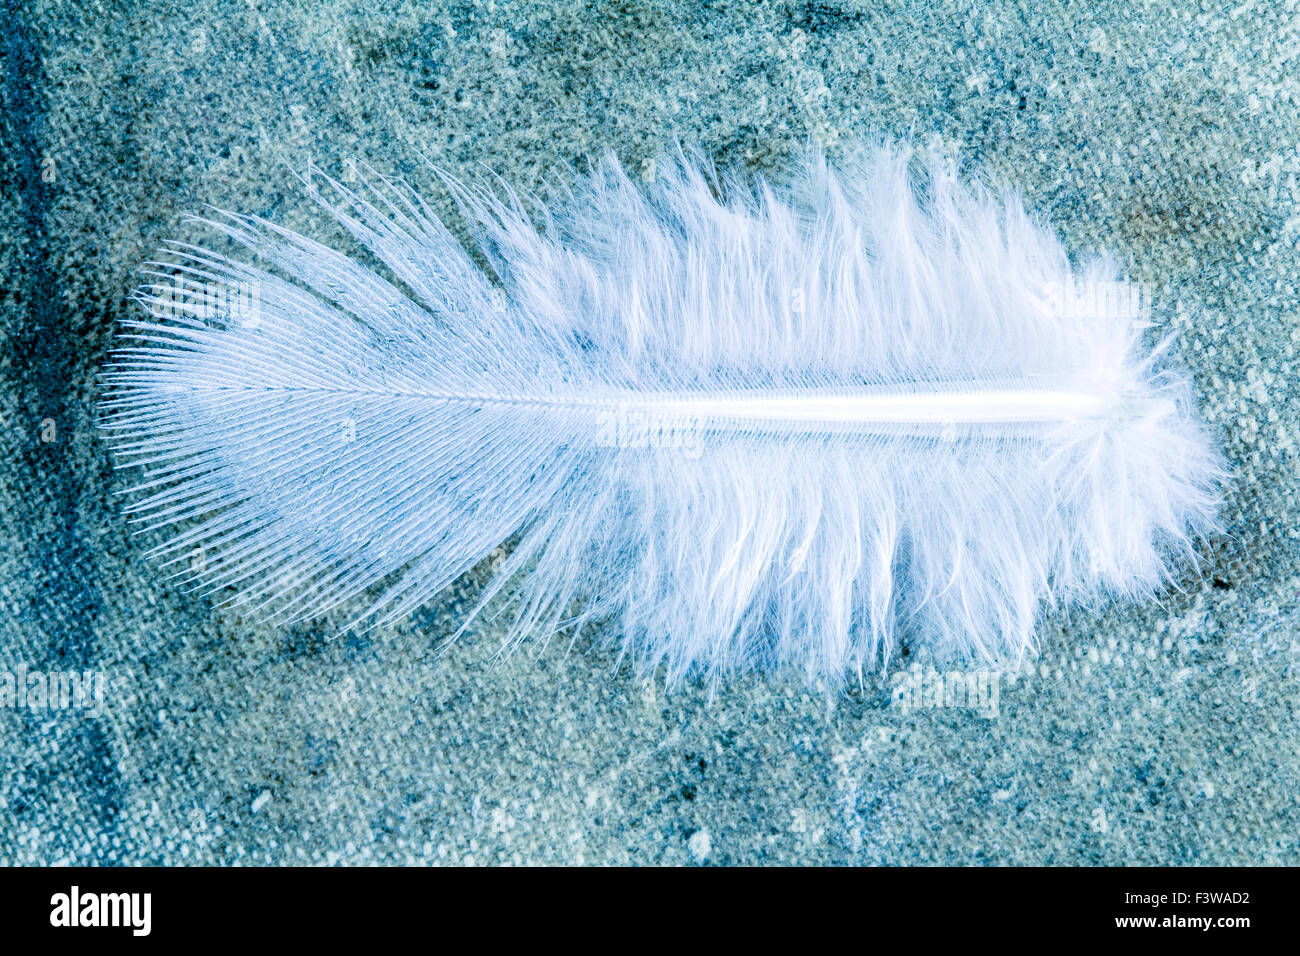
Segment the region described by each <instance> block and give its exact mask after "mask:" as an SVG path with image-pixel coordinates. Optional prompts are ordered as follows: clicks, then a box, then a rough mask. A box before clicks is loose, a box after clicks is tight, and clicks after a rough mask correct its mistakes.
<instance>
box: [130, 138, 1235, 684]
mask: <svg viewBox="0 0 1300 956" xmlns="http://www.w3.org/2000/svg"><path fill="white" fill-rule="evenodd" d="M909 161H910V157H909V154H908V152H907V151H906V150H905V149H902V148H896V147H891V146H876V147H871V148H863V149H862V150H860V151H859V152H858V153H857V154H855V155H854V156H853V157H852V158H851V159H849V160H846V161H844V162H843V163H841V164H840V165H839V166H837V167H836V166H832V165H830V164H829V163H828V162H827V161H826V160H825V159H823V158H822V157H821V156H820V155H819V154H816V153H810V154H809V155H808V156H807V157H806V159H805V160H804V161H803V162H801V163H800V164H799V165H798V167H797V168H796V169H794V170H793V172H792V174H791V177H790V181H789V183H788V185H785V186H783V187H781V188H777V187H773V186H770V185H768V184H766V183H764V182H762V181H743V180H741V179H739V178H727V179H723V178H720V177H719V176H718V175H717V174H716V173H715V172H713V170H712V168H711V167H710V166H709V165H708V164H707V163H706V162H704V161H703V160H702V159H700V158H699V157H698V156H695V155H693V154H683V153H681V152H680V151H679V152H678V153H677V154H675V155H674V156H671V157H667V158H664V159H661V160H660V161H659V162H658V163H657V165H656V167H655V168H656V169H657V170H658V172H657V175H656V177H655V179H654V181H653V182H652V183H649V184H638V183H635V182H633V181H632V179H631V178H629V177H628V175H626V173H625V172H624V171H623V170H622V169H621V168H620V167H619V165H618V163H617V162H616V161H615V160H614V159H612V158H608V159H606V160H605V161H604V162H602V163H601V164H599V165H598V167H597V168H596V169H595V170H594V171H593V172H592V173H591V174H590V175H589V176H587V177H585V178H577V179H576V180H571V182H570V185H568V186H566V187H563V188H562V189H559V190H556V191H555V193H554V194H553V195H551V196H549V197H548V201H547V202H546V203H545V204H543V205H541V206H540V207H539V208H538V209H537V210H534V211H533V212H532V213H531V214H530V213H528V212H526V211H525V209H524V207H523V203H522V202H521V201H520V200H519V199H518V198H517V197H516V196H515V195H514V194H513V193H512V192H511V191H509V190H503V192H502V194H500V195H498V194H495V193H492V192H490V191H488V190H486V189H482V188H471V187H466V186H464V185H461V184H459V183H456V182H453V181H451V180H445V181H446V182H447V183H448V185H449V186H450V187H451V188H452V189H453V191H454V192H455V194H456V195H457V198H458V200H459V202H460V205H461V208H462V210H463V211H464V212H465V214H466V215H467V217H468V219H469V220H470V221H471V223H472V224H473V225H474V226H475V227H476V229H477V231H478V234H479V236H480V237H481V249H482V253H483V256H484V257H485V258H486V261H487V263H488V264H489V266H490V273H491V277H489V273H485V271H484V270H483V269H481V268H480V267H479V266H478V265H476V264H475V262H474V260H473V259H472V258H471V256H470V255H469V254H468V253H467V252H466V251H465V250H464V249H463V248H462V247H461V245H460V244H459V243H458V242H457V241H456V240H455V239H454V237H453V236H452V235H451V233H450V232H449V231H448V230H447V228H446V227H445V226H444V225H443V224H442V223H441V222H440V221H439V220H438V218H437V217H436V216H435V215H434V214H433V213H432V211H431V210H430V209H429V208H428V207H427V206H426V205H425V204H424V203H423V202H422V201H421V200H420V199H419V198H418V197H416V196H415V195H414V194H412V193H411V192H410V191H409V190H407V189H406V188H405V187H403V186H401V185H398V184H394V183H391V182H382V183H379V184H377V185H375V186H373V187H369V188H367V189H366V190H363V191H362V192H354V191H352V190H349V189H348V188H346V187H344V186H343V185H341V184H339V183H337V182H335V181H333V180H329V179H328V178H326V177H322V178H324V179H325V180H326V181H327V182H328V183H329V185H330V187H331V189H332V190H333V192H334V195H335V197H336V198H335V199H334V200H327V199H325V198H324V197H323V196H320V195H319V194H316V193H315V191H314V190H313V193H314V194H316V195H317V198H319V199H320V200H321V202H322V203H324V204H326V205H327V206H328V207H329V208H331V210H332V211H333V212H334V214H335V215H337V217H338V219H339V221H340V222H341V223H342V224H343V225H344V226H345V227H346V228H347V229H348V230H349V231H350V232H351V234H352V235H353V236H355V237H356V239H357V240H359V241H360V242H361V243H362V244H364V245H365V246H366V247H368V248H369V250H370V251H371V252H372V253H373V254H374V255H375V256H376V257H377V258H378V259H379V260H380V261H382V263H383V264H384V265H385V266H386V267H387V269H388V270H389V272H390V273H391V278H392V279H393V280H395V281H390V279H386V278H384V277H382V276H381V274H380V273H379V272H377V271H375V270H374V269H372V268H370V267H367V266H365V265H362V264H360V263H358V262H357V261H354V260H353V259H350V258H348V257H346V256H344V255H341V254H340V253H338V252H335V251H333V250H331V249H328V248H326V247H324V246H322V245H319V244H318V243H315V242H313V241H312V240H310V239H307V238H304V237H303V236H300V235H296V234H294V233H292V232H288V231H286V230H284V229H282V228H280V227H278V226H275V225H273V224H271V223H270V222H267V221H265V220H263V219H259V218H256V217H252V216H241V215H234V214H228V213H227V214H222V215H221V216H220V217H219V219H218V221H216V222H213V223H211V225H213V226H215V227H216V228H217V229H219V230H220V231H221V232H223V233H224V234H225V235H226V236H228V237H230V238H232V239H234V240H236V241H237V242H239V243H241V244H243V245H244V246H246V247H247V248H248V249H249V250H250V251H252V252H253V253H255V254H256V255H257V256H259V257H260V258H261V259H262V260H263V261H264V262H265V263H266V264H267V265H268V266H269V267H270V268H269V269H262V268H255V267H253V266H250V265H245V264H242V263H239V262H235V261H231V260H228V259H226V258H224V257H222V256H219V255H217V254H214V253H211V252H207V251H205V250H203V249H200V248H197V247H192V246H177V247H175V251H176V264H175V265H174V270H176V272H177V274H181V275H184V276H186V277H187V278H188V279H189V281H190V282H192V283H195V284H198V285H199V286H200V287H202V288H204V289H205V290H206V291H207V293H208V295H207V298H206V299H205V300H204V301H203V302H202V303H200V306H195V304H194V301H193V297H191V298H190V300H189V301H186V300H185V298H184V297H183V296H182V297H181V301H182V307H181V308H180V309H178V308H177V301H178V299H177V296H176V295H175V293H174V291H170V287H169V286H168V284H167V282H166V281H160V282H159V283H156V284H154V285H151V286H149V287H147V288H146V289H144V290H142V292H141V295H140V297H141V299H142V300H143V302H144V303H145V304H146V306H147V307H148V309H149V311H150V312H151V313H152V314H151V315H150V317H148V318H147V319H144V320H140V321H132V322H129V323H128V326H129V328H128V329H127V330H126V332H125V334H126V335H127V337H128V338H131V339H133V340H134V341H132V342H131V343H128V347H126V348H124V349H122V350H121V352H120V353H118V355H117V357H116V359H115V364H114V365H113V366H112V367H111V368H110V369H109V371H108V378H109V381H110V382H111V392H110V394H109V395H108V397H107V399H106V407H107V411H108V418H107V421H106V424H107V426H108V427H109V428H111V429H112V430H113V431H114V432H115V435H116V442H117V447H118V450H119V451H120V452H121V453H122V454H123V456H124V462H125V463H127V464H135V465H141V466H143V468H144V480H143V482H142V484H141V486H140V488H141V489H142V490H143V497H141V498H140V500H138V502H137V503H136V504H135V505H134V506H133V508H132V510H133V511H134V512H135V513H136V515H137V517H138V518H139V519H140V520H141V521H143V522H144V523H146V524H147V525H148V526H149V527H153V526H157V525H162V524H172V523H176V524H180V525H181V527H182V530H180V531H179V532H178V533H177V534H176V536H175V537H174V539H172V540H171V541H170V542H169V543H168V544H166V545H164V546H163V547H161V548H160V549H158V550H159V552H160V553H161V554H162V555H164V556H165V557H166V558H167V559H168V561H169V562H170V563H172V564H177V565H180V566H181V573H183V574H184V575H186V576H188V577H189V578H191V579H192V581H193V583H194V584H195V585H197V586H199V587H201V588H204V589H207V590H209V591H214V592H215V591H222V590H226V591H228V593H229V594H231V595H233V600H235V601H236V602H239V603H243V604H249V605H256V606H266V607H267V608H268V609H270V610H272V611H273V612H274V613H275V614H276V615H278V616H279V617H280V618H281V619H286V620H287V619H297V618H303V617H309V616H315V615H319V614H321V613H322V612H324V611H326V610H328V609H331V608H334V607H336V606H339V605H342V604H343V603H344V602H347V601H350V600H351V599H353V598H355V597H357V596H358V595H361V594H362V593H363V592H367V591H370V590H371V589H373V588H375V587H376V585H382V591H381V592H380V593H379V594H378V596H377V597H373V600H372V601H371V602H370V603H369V608H370V609H369V611H368V612H367V614H366V616H365V619H366V620H368V621H370V622H372V623H374V622H379V621H386V620H390V619H394V618H396V617H398V616H401V615H404V614H406V613H408V612H409V611H411V610H412V609H413V608H416V607H417V606H419V605H422V604H425V603H426V602H429V601H430V600H432V599H433V598H435V597H436V596H437V595H438V593H439V592H440V591H442V590H443V589H444V588H446V587H447V586H448V584H450V583H451V582H452V581H454V580H455V579H456V578H457V577H458V576H460V575H461V574H463V573H465V572H466V571H467V570H469V569H470V568H472V567H473V566H474V565H475V564H476V563H478V562H480V561H481V560H482V559H483V558H484V557H485V556H487V555H488V554H490V553H492V552H493V551H494V549H496V548H498V546H500V545H501V544H502V543H503V542H507V541H511V542H512V544H513V547H512V549H511V550H510V553H509V557H508V558H506V559H505V560H504V562H502V563H500V566H499V569H498V571H497V573H496V575H495V577H494V578H493V581H492V584H491V585H490V586H489V588H488V590H487V593H486V594H485V595H484V597H483V601H484V603H486V602H487V601H488V600H491V599H492V598H493V597H495V596H496V595H498V593H500V592H501V591H502V589H503V588H506V586H507V585H509V588H508V590H506V592H505V593H506V594H508V595H509V596H510V597H511V599H512V600H513V601H514V607H515V609H516V611H517V616H516V619H515V624H514V628H513V630H512V632H511V633H512V636H513V639H514V640H518V639H520V638H522V637H523V636H525V635H528V634H542V635H545V634H549V633H553V632H554V631H555V630H557V629H558V628H561V627H564V626H580V625H581V624H583V623H585V622H588V621H593V620H600V621H602V622H603V623H604V630H603V633H606V634H612V635H618V638H617V639H618V640H619V641H620V642H621V648H622V650H623V652H625V653H626V654H627V655H629V656H630V657H632V658H634V659H635V661H636V662H637V663H638V664H640V665H642V666H644V667H645V668H654V667H657V666H663V667H664V668H665V669H666V673H667V675H668V677H669V678H670V679H675V678H679V677H681V676H683V675H687V674H699V675H702V676H705V677H708V678H717V677H719V676H722V675H727V674H731V673H734V672H737V671H741V670H744V669H748V668H751V667H761V668H767V667H774V666H784V667H792V668H797V669H800V670H802V671H804V672H805V673H806V674H807V675H808V676H809V677H810V678H812V679H817V678H828V679H830V680H831V681H832V682H834V681H837V680H839V679H840V678H842V677H843V676H844V675H845V673H846V670H847V669H848V668H851V667H858V668H861V667H862V666H873V665H879V664H881V663H882V662H884V661H886V660H887V659H888V658H889V655H890V653H891V651H892V650H893V649H894V648H895V646H896V643H897V641H898V640H899V638H900V636H901V635H902V634H908V635H910V636H912V637H913V638H914V639H915V640H917V641H921V642H925V643H926V644H928V645H929V646H930V647H931V648H932V649H934V650H935V651H936V652H938V653H940V654H948V655H952V654H955V655H959V656H963V657H975V658H980V659H982V660H984V661H987V662H990V663H994V664H1002V663H1006V662H1007V661H1008V660H1009V659H1013V658H1016V657H1018V656H1019V655H1021V654H1023V653H1024V652H1026V651H1027V650H1030V649H1032V648H1033V647H1034V632H1035V624H1036V621H1037V619H1038V618H1039V616H1040V615H1041V613H1042V612H1043V610H1044V609H1045V608H1052V607H1057V606H1060V605H1063V604H1065V603H1067V602H1076V601H1095V600H1097V599H1100V598H1109V597H1119V598H1126V599H1127V598H1140V597H1144V596H1149V595H1151V594H1153V593H1154V592H1155V591H1156V590H1157V589H1159V588H1161V587H1162V586H1165V585H1166V584H1167V583H1168V582H1169V581H1170V580H1171V575H1172V574H1173V573H1174V571H1175V570H1176V568H1177V566H1178V564H1179V563H1181V562H1182V561H1184V560H1191V559H1192V558H1193V546H1194V542H1195V540H1196V538H1197V537H1198V536H1201V535H1203V534H1205V533H1206V532H1208V531H1210V530H1212V529H1213V528H1214V527H1215V520H1216V519H1215V514H1216V508H1217V497H1218V494H1219V485H1220V481H1221V479H1222V470H1221V466H1220V461H1219V458H1218V457H1217V455H1216V453H1215V452H1214V451H1213V450H1212V449H1211V447H1210V444H1209V443H1208V441H1207V438H1206V435H1205V432H1204V431H1203V429H1202V428H1201V426H1200V425H1199V424H1198V422H1197V420H1196V418H1195V412H1194V407H1193V403H1192V398H1191V392H1190V388H1189V385H1188V382H1187V380H1186V378H1185V377H1183V376H1181V375H1179V374H1177V373H1176V372H1175V371H1173V370H1171V369H1169V368H1166V367H1165V364H1166V363H1165V362H1164V360H1163V359H1162V352H1163V346H1158V347H1155V348H1151V347H1148V346H1145V345H1144V344H1143V332H1144V328H1145V327H1146V325H1147V322H1146V321H1145V319H1144V318H1143V317H1142V315H1141V314H1140V313H1138V312H1135V311H1134V310H1133V309H1131V308H1127V307H1126V302H1125V301H1123V300H1121V301H1119V302H1118V303H1117V304H1116V303H1113V302H1103V303H1102V304H1103V307H1102V308H1085V309H1080V308H1078V307H1077V306H1078V305H1079V304H1080V303H1081V302H1083V301H1086V300H1080V299H1079V298H1078V296H1077V295H1074V294H1073V293H1076V292H1077V291H1078V290H1091V291H1094V292H1095V290H1098V289H1102V290H1105V289H1122V288H1123V286H1122V285H1120V284H1119V282H1118V276H1117V274H1116V273H1115V271H1114V269H1113V267H1112V266H1111V265H1110V264H1109V263H1107V262H1106V261H1097V262H1092V263H1089V264H1087V265H1084V266H1078V267H1072V266H1071V263H1070V260H1069V258H1068V257H1067V255H1066V252H1065V250H1064V249H1063V248H1062V246H1061V244H1060V242H1059V241H1058V240H1057V239H1056V238H1055V236H1054V235H1053V234H1052V232H1051V231H1049V230H1048V229H1047V228H1045V227H1044V226H1042V225H1041V224H1039V223H1037V222H1035V221H1034V220H1033V219H1031V218H1030V217H1029V216H1028V215H1027V214H1026V212H1025V211H1024V209H1023V208H1022V205H1021V203H1020V201H1019V200H1018V199H1017V198H1015V197H1014V196H1005V197H997V196H994V195H992V194H990V193H988V192H987V191H985V190H983V189H981V188H979V187H975V186H964V185H962V184H961V183H960V182H959V181H958V179H957V176H956V173H955V171H954V170H953V169H951V168H949V167H947V166H943V165H936V166H934V167H933V168H931V169H930V170H929V172H928V175H927V176H925V177H922V178H921V180H920V182H919V184H918V183H917V182H916V181H915V180H914V179H913V178H912V177H910V176H909V172H908V169H909ZM311 175H312V174H309V180H310V177H311ZM315 175H317V176H320V174H319V173H315ZM159 278H160V279H165V278H166V276H165V275H162V274H160V275H159ZM214 290H215V294H214ZM1094 298H1095V297H1094ZM240 301H242V302H244V305H242V306H238V307H237V306H236V305H232V303H237V302H240ZM1129 301H1130V302H1131V300H1129ZM249 302H251V304H252V308H249V307H248V303H249ZM1093 304H1096V303H1095V302H1094V303H1093ZM214 305H215V309H214V308H213V306H214ZM205 309H206V312H207V313H213V312H215V313H216V314H215V315H212V314H205ZM195 555H198V556H199V557H200V558H201V560H195V557H194V556H195ZM480 606H481V605H480Z"/></svg>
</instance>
